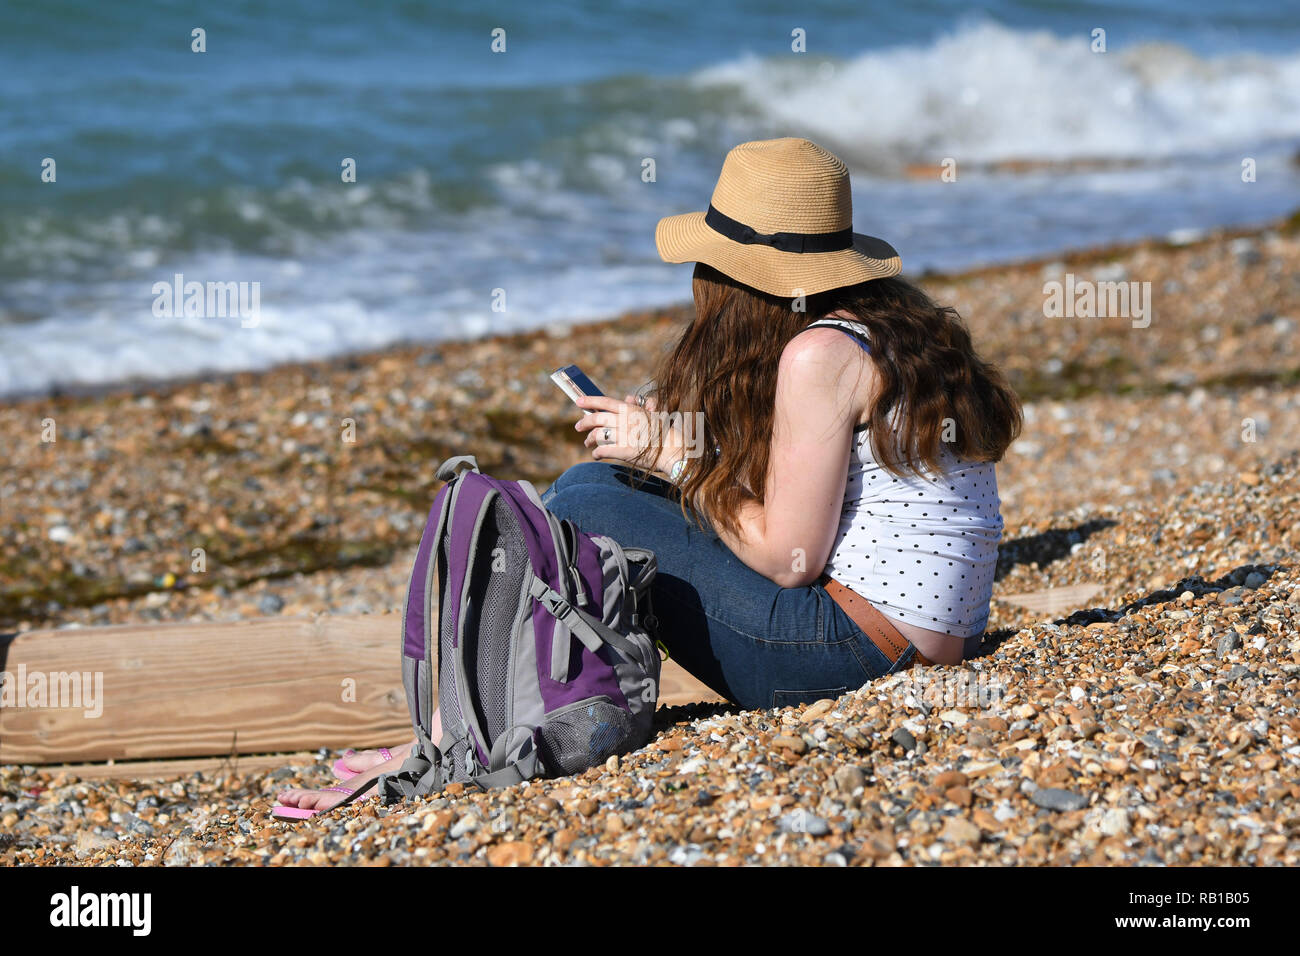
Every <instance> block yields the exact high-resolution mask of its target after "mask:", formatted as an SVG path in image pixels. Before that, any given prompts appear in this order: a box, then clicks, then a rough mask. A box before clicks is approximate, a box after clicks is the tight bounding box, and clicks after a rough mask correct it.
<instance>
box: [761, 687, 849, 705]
mask: <svg viewBox="0 0 1300 956" xmlns="http://www.w3.org/2000/svg"><path fill="white" fill-rule="evenodd" d="M848 692H849V689H848V688H847V687H823V688H822V689H821V690H774V691H772V707H773V708H777V707H795V706H799V705H802V704H811V703H812V702H813V701H816V700H821V699H822V698H824V697H825V698H829V699H831V700H835V699H836V698H838V697H842V696H844V695H845V694H847V693H848Z"/></svg>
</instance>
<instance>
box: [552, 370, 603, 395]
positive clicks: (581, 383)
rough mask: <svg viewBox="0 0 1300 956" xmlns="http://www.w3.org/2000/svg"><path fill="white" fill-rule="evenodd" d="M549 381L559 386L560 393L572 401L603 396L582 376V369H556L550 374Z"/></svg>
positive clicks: (589, 380)
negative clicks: (585, 397) (584, 396)
mask: <svg viewBox="0 0 1300 956" xmlns="http://www.w3.org/2000/svg"><path fill="white" fill-rule="evenodd" d="M551 381H552V382H554V383H555V384H556V385H558V386H560V391H562V392H564V394H565V395H568V396H569V398H570V399H572V400H573V401H575V402H576V401H577V400H578V399H579V398H580V397H581V396H583V395H587V396H592V395H603V394H604V393H603V392H602V391H601V390H600V389H598V388H597V387H596V386H595V384H593V383H592V381H591V379H589V378H587V376H586V375H584V374H583V371H582V369H580V368H578V366H576V365H566V366H564V368H557V369H556V370H555V371H554V372H552V373H551Z"/></svg>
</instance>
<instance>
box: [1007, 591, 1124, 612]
mask: <svg viewBox="0 0 1300 956" xmlns="http://www.w3.org/2000/svg"><path fill="white" fill-rule="evenodd" d="M1101 589H1102V588H1101V585H1100V584H1071V585H1068V586H1065V587H1059V588H1046V589H1044V590H1042V591H1026V592H1025V593H1023V594H1001V595H998V596H997V599H998V600H999V601H1006V602H1007V603H1008V604H1014V605H1016V606H1017V607H1023V608H1025V609H1026V610H1029V611H1033V612H1034V613H1035V614H1042V615H1045V616H1048V617H1060V616H1061V615H1063V614H1065V613H1066V612H1067V611H1077V610H1078V609H1080V608H1085V607H1087V606H1088V602H1089V601H1091V600H1092V599H1093V597H1094V596H1095V595H1097V594H1098V593H1099V592H1100V591H1101Z"/></svg>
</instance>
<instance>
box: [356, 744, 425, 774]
mask: <svg viewBox="0 0 1300 956" xmlns="http://www.w3.org/2000/svg"><path fill="white" fill-rule="evenodd" d="M413 746H415V741H414V740H412V741H411V742H410V743H406V744H402V745H401V746H400V747H393V748H392V749H391V750H389V751H388V753H389V756H388V757H385V756H384V753H383V751H381V750H361V751H356V750H349V751H348V752H347V753H345V754H344V755H343V758H342V760H341V761H340V762H341V763H342V764H343V766H345V767H347V768H348V769H349V770H351V771H352V772H353V773H365V772H366V771H367V770H373V769H374V768H375V767H378V766H380V765H381V764H385V763H388V762H390V761H391V760H395V761H397V763H398V765H399V766H400V765H401V763H402V762H403V761H404V760H406V758H407V757H409V756H410V755H411V748H412V747H413ZM348 779H349V780H351V779H354V778H351V777H349V778H348Z"/></svg>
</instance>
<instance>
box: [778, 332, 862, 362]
mask: <svg viewBox="0 0 1300 956" xmlns="http://www.w3.org/2000/svg"><path fill="white" fill-rule="evenodd" d="M866 357H867V353H866V352H865V351H863V349H862V347H861V346H859V345H858V344H857V343H856V342H854V341H853V339H852V338H850V337H849V336H847V335H845V334H844V333H843V332H841V331H840V330H839V329H832V328H826V327H824V326H823V327H821V328H816V329H808V330H807V331H804V332H800V333H799V334H798V335H796V336H795V337H794V338H792V339H791V340H790V341H789V342H788V343H787V344H786V347H785V350H784V351H783V352H782V353H781V366H782V367H783V368H785V367H789V368H791V370H792V371H795V370H799V369H812V368H815V369H817V370H819V371H823V372H824V371H825V370H826V369H827V368H830V367H834V368H843V367H845V366H848V365H851V364H866V365H870V364H871V363H870V362H865V363H863V361H862V360H863V359H865V358H866Z"/></svg>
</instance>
